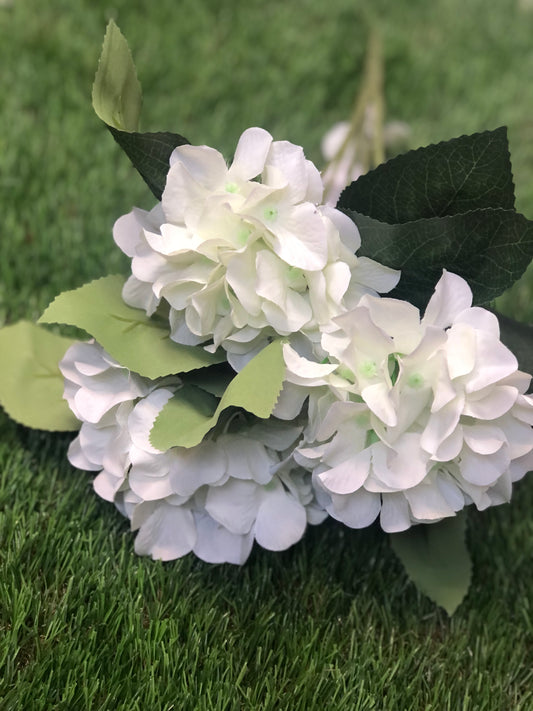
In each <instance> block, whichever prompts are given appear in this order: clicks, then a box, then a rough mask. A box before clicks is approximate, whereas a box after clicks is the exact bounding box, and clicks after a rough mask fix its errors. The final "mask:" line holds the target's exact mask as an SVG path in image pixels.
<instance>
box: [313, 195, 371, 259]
mask: <svg viewBox="0 0 533 711" xmlns="http://www.w3.org/2000/svg"><path fill="white" fill-rule="evenodd" d="M320 212H321V213H322V214H323V215H324V217H327V218H328V220H331V222H332V223H333V225H334V226H335V229H336V230H337V231H338V233H339V235H340V238H341V241H342V243H343V244H344V245H345V247H347V248H348V249H349V250H350V252H352V253H353V254H355V253H356V252H357V250H358V249H359V247H360V246H361V235H360V234H359V230H358V229H357V225H356V224H355V222H354V221H353V220H351V219H350V218H349V217H348V215H345V214H344V212H341V211H340V210H336V209H335V208H333V207H330V206H329V205H321V206H320ZM367 261H368V262H372V264H374V265H377V262H374V261H373V260H371V259H369V260H367Z"/></svg>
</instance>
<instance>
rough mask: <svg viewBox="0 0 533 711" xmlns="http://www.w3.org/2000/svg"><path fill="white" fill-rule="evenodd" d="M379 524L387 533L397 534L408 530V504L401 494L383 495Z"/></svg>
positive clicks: (409, 523) (409, 517) (409, 521)
mask: <svg viewBox="0 0 533 711" xmlns="http://www.w3.org/2000/svg"><path fill="white" fill-rule="evenodd" d="M380 524H381V528H382V529H383V530H384V531H386V532H387V533H399V532H400V531H406V530H407V529H408V528H410V526H411V516H410V513H409V504H408V503H407V499H406V498H405V496H404V495H403V494H402V493H397V494H383V503H382V504H381V513H380Z"/></svg>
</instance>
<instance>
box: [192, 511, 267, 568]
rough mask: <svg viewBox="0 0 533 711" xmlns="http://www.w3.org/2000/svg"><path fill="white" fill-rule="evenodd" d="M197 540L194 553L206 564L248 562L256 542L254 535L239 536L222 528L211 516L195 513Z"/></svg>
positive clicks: (203, 512)
mask: <svg viewBox="0 0 533 711" xmlns="http://www.w3.org/2000/svg"><path fill="white" fill-rule="evenodd" d="M194 518H195V521H196V531H197V539H196V543H195V544H194V548H193V552H194V554H195V555H197V556H198V558H200V559H201V560H204V561H205V562H206V563H234V564H235V565H243V563H245V562H246V560H247V558H248V556H249V555H250V551H251V550H252V545H253V542H254V537H253V533H252V532H251V531H250V533H247V534H244V535H238V534H236V533H231V531H228V530H227V528H224V526H221V525H220V524H219V523H217V522H216V521H215V520H214V519H212V518H211V516H209V514H207V513H205V511H202V512H195V513H194Z"/></svg>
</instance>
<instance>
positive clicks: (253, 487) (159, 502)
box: [119, 390, 326, 564]
mask: <svg viewBox="0 0 533 711" xmlns="http://www.w3.org/2000/svg"><path fill="white" fill-rule="evenodd" d="M167 399H168V397H167V395H166V394H165V393H163V392H162V391H160V390H156V391H154V392H152V393H151V394H150V395H148V396H147V398H146V399H145V400H143V401H141V402H139V403H138V404H137V405H136V407H135V409H134V411H133V413H132V415H131V416H130V419H129V423H128V424H129V430H130V435H131V436H132V440H133V447H132V449H131V462H132V466H131V469H130V472H129V476H128V479H127V483H126V485H125V486H123V487H122V489H121V491H120V492H119V501H120V502H121V503H119V505H120V507H121V509H122V510H123V511H124V513H125V514H126V515H128V516H129V517H130V518H131V522H132V528H133V529H134V530H138V534H137V538H136V540H135V550H136V552H137V553H138V554H140V555H151V556H152V557H153V558H161V559H163V560H172V559H175V558H179V557H181V556H183V555H185V554H187V553H189V552H193V553H194V554H195V555H197V556H198V557H199V558H201V559H202V560H204V561H206V562H208V563H225V562H227V563H235V564H242V563H244V562H245V561H246V559H247V558H248V556H249V554H250V551H251V549H252V546H253V543H254V541H256V542H257V543H258V544H259V545H260V546H262V547H263V548H267V549H268V550H275V551H277V550H285V549H286V548H289V547H290V546H292V545H293V544H295V543H297V542H298V541H299V540H300V539H301V538H302V536H303V534H304V532H305V529H306V527H307V524H308V523H312V524H315V523H320V522H321V521H322V520H323V519H324V518H325V516H326V513H325V511H324V510H323V509H321V508H320V507H319V506H318V504H317V502H316V499H315V495H314V491H313V488H312V485H311V477H310V475H309V474H308V473H307V472H305V471H304V470H302V469H301V467H299V466H297V465H296V464H295V463H294V461H293V460H292V458H291V456H290V454H288V453H287V450H292V448H293V447H294V443H295V441H296V439H297V438H298V437H299V436H300V433H301V427H294V426H293V427H290V426H289V427H287V426H286V425H285V424H283V426H280V424H277V423H275V421H267V422H266V423H265V424H260V425H255V426H251V427H243V428H242V429H239V431H238V432H236V433H226V434H222V435H220V436H218V437H217V438H216V439H215V440H209V439H208V440H204V441H202V442H201V443H200V444H198V445H197V446H195V447H191V448H190V449H186V448H183V447H173V448H172V449H169V450H168V451H166V452H160V451H158V450H156V449H155V448H154V447H153V446H152V445H151V444H150V442H149V438H148V434H149V431H150V429H151V427H152V424H153V421H154V419H155V416H157V412H158V411H159V407H160V406H162V404H164V402H166V400H167ZM134 420H135V421H134Z"/></svg>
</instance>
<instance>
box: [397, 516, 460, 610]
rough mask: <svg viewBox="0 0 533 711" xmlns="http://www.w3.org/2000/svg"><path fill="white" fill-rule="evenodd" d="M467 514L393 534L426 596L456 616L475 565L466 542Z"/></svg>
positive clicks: (401, 556) (408, 566)
mask: <svg viewBox="0 0 533 711" xmlns="http://www.w3.org/2000/svg"><path fill="white" fill-rule="evenodd" d="M465 528H466V515H465V513H464V512H461V513H460V514H458V515H457V516H454V517H453V518H446V519H443V520H442V521H439V523H432V524H420V525H417V526H412V527H411V528H410V529H409V530H408V531H405V532H404V533H394V534H392V535H391V537H390V538H391V544H392V548H393V550H394V552H395V553H396V555H397V556H398V558H399V559H400V560H401V561H402V563H403V566H404V568H405V570H406V572H407V575H408V576H409V577H410V578H411V580H412V581H413V583H414V584H415V585H416V586H417V587H418V589H419V590H420V591H421V592H423V593H424V594H425V595H427V596H428V597H430V598H431V599H432V600H433V601H434V602H436V603H437V605H440V606H441V607H443V608H444V609H445V610H446V612H447V613H448V614H449V615H453V613H454V612H455V610H456V609H457V607H458V606H459V605H460V604H461V602H462V601H463V599H464V597H465V595H466V593H467V592H468V588H469V586H470V578H471V573H472V564H471V562H470V556H469V554H468V549H467V547H466V543H465Z"/></svg>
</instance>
